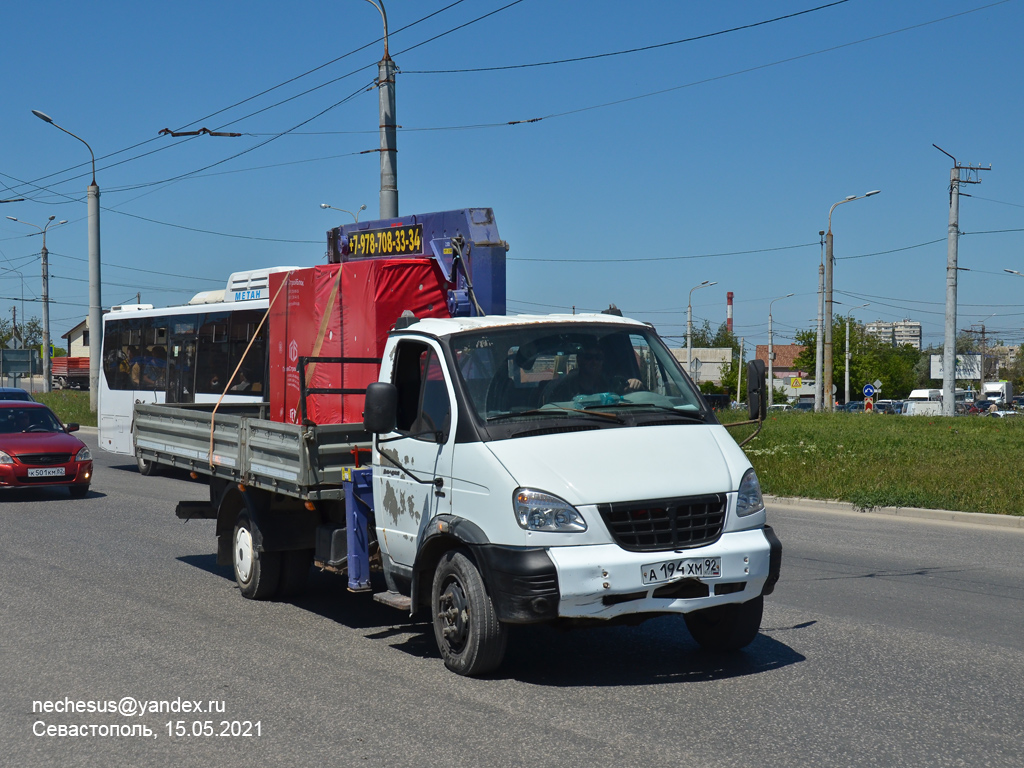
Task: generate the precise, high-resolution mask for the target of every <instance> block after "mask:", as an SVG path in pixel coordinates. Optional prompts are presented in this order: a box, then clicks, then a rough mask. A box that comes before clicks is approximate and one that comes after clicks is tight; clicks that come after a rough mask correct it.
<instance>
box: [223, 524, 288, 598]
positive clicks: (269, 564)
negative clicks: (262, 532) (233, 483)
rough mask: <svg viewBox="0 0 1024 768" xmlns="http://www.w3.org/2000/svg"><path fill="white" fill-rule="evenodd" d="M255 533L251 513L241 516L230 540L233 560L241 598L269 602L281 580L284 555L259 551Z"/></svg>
mask: <svg viewBox="0 0 1024 768" xmlns="http://www.w3.org/2000/svg"><path fill="white" fill-rule="evenodd" d="M255 531H256V526H255V525H254V524H253V522H252V519H251V518H250V517H249V513H248V512H243V513H242V514H240V515H239V516H238V520H237V522H236V523H235V533H234V536H233V537H232V541H231V543H232V548H231V552H232V555H231V560H232V562H233V564H234V567H235V581H237V582H238V588H239V589H240V590H241V592H242V597H247V598H249V599H250V600H266V599H268V598H270V597H271V596H272V595H273V594H274V591H275V590H276V589H277V585H278V581H279V580H280V577H281V553H280V552H257V551H256V545H255V542H254V539H255V536H254V533H255Z"/></svg>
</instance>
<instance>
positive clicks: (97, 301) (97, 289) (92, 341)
mask: <svg viewBox="0 0 1024 768" xmlns="http://www.w3.org/2000/svg"><path fill="white" fill-rule="evenodd" d="M32 114H33V115H35V116H36V117H38V118H39V119H40V120H42V121H43V122H46V123H49V124H50V125H52V126H53V127H54V128H58V129H59V130H61V131H64V133H66V134H67V135H68V136H71V137H72V138H75V139H78V140H79V141H80V142H82V143H83V144H85V148H86V149H88V150H89V156H90V157H91V158H92V183H91V184H89V188H88V190H86V197H87V198H88V216H89V323H88V325H89V410H90V411H92V412H93V413H96V411H97V409H98V408H99V396H100V344H101V343H102V341H103V298H102V286H101V284H100V188H99V186H97V184H96V155H95V154H94V153H93V151H92V147H90V146H89V142H87V141H86V140H85V139H83V138H82V137H81V136H75V134H73V133H72V132H71V131H69V130H68V129H67V128H62V127H61V126H59V125H57V123H55V122H53V118H51V117H50V116H49V115H46V114H44V113H42V112H40V111H39V110H37V109H33V110H32Z"/></svg>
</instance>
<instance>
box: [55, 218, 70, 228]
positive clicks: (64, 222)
mask: <svg viewBox="0 0 1024 768" xmlns="http://www.w3.org/2000/svg"><path fill="white" fill-rule="evenodd" d="M67 223H68V220H67V219H61V220H60V221H58V222H57V226H58V227H59V226H60V225H61V224H67Z"/></svg>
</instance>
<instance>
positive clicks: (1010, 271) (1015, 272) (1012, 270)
mask: <svg viewBox="0 0 1024 768" xmlns="http://www.w3.org/2000/svg"><path fill="white" fill-rule="evenodd" d="M7 218H8V219H9V218H11V217H10V216H8V217H7ZM1003 272H1009V273H1010V274H1011V275H1020V276H1021V277H1024V274H1021V273H1020V272H1018V271H1017V270H1016V269H1004V270H1003Z"/></svg>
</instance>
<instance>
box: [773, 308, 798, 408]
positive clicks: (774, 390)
mask: <svg viewBox="0 0 1024 768" xmlns="http://www.w3.org/2000/svg"><path fill="white" fill-rule="evenodd" d="M792 295H793V294H792V293H787V294H786V295H785V296H779V297H778V298H777V299H772V300H771V301H769V302H768V405H771V404H772V403H773V402H775V371H774V368H775V365H774V363H775V348H774V346H773V341H772V304H774V303H775V302H776V301H779V300H780V299H788V298H789V297H790V296H792Z"/></svg>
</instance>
